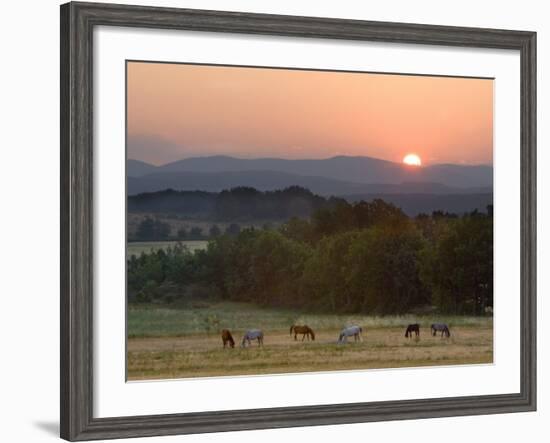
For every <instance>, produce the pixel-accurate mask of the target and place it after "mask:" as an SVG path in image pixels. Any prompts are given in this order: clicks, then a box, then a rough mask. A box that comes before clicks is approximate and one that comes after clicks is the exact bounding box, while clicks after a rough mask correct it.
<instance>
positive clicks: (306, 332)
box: [290, 325, 315, 341]
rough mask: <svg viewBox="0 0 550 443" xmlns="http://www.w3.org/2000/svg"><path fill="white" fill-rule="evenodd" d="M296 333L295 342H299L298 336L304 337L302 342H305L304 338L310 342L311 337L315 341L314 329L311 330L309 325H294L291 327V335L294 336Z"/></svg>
mask: <svg viewBox="0 0 550 443" xmlns="http://www.w3.org/2000/svg"><path fill="white" fill-rule="evenodd" d="M293 331H294V340H297V338H296V336H297V335H298V334H303V335H302V341H304V338H306V336H307V339H308V340H309V337H310V336H311V339H312V340H315V332H313V329H311V328H310V327H309V326H308V325H303V326H298V325H292V326H291V327H290V335H292V332H293Z"/></svg>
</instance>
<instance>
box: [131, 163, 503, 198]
mask: <svg viewBox="0 0 550 443" xmlns="http://www.w3.org/2000/svg"><path fill="white" fill-rule="evenodd" d="M127 166H128V177H129V178H130V177H132V178H134V179H138V178H139V179H140V180H129V192H131V193H136V192H147V191H155V190H161V189H166V188H170V187H171V188H174V189H203V188H201V187H200V186H203V185H206V186H208V187H207V188H204V189H203V190H212V191H215V190H220V188H219V187H218V185H216V184H215V183H219V184H220V185H221V188H224V187H225V188H227V187H231V186H252V187H256V188H258V189H265V190H267V189H275V188H281V187H284V186H291V185H300V186H304V187H309V186H312V187H314V189H311V190H312V191H313V192H317V193H321V194H323V195H326V194H334V195H341V194H356V193H369V192H388V193H402V192H406V188H407V187H410V186H412V185H413V184H417V185H416V186H421V185H420V183H423V185H422V186H423V189H421V190H417V191H416V192H427V193H444V192H447V193H456V192H472V188H477V189H476V190H475V192H478V191H482V192H483V191H487V190H488V189H491V188H492V183H493V168H492V166H487V165H453V164H440V165H430V166H424V167H419V168H418V167H410V166H407V165H403V164H400V163H394V162H390V161H386V160H380V159H375V158H371V157H346V156H339V157H332V158H329V159H322V160H307V159H304V160H288V159H277V158H260V159H240V158H234V157H227V156H213V157H193V158H187V159H184V160H180V161H177V162H173V163H169V164H166V165H163V166H153V165H148V164H147V163H143V162H138V161H135V160H128V165H127ZM193 174H194V175H193ZM198 174H212V175H210V176H209V178H210V179H212V180H215V182H213V183H212V184H210V185H209V184H208V183H204V180H203V179H205V178H206V177H207V176H203V177H202V178H201V177H200V176H199V175H198ZM262 175H266V176H265V177H262ZM224 176H225V178H224ZM191 177H195V178H196V179H197V182H196V184H195V182H193V180H192V179H191ZM237 177H240V179H241V180H242V181H243V182H242V183H239V182H236V181H235V180H236V178H237ZM141 179H143V180H141ZM178 180H179V181H178ZM293 180H294V182H292V181H293ZM270 181H271V183H270ZM405 184H407V185H408V186H405ZM361 185H372V186H378V187H380V186H383V185H398V188H395V189H392V188H391V187H388V188H387V189H381V188H365V187H362V186H361ZM189 186H191V187H189ZM331 186H332V188H331ZM442 187H446V189H443V188H442ZM453 188H469V189H463V190H462V191H461V190H459V189H453ZM480 188H481V189H480ZM438 189H439V190H438Z"/></svg>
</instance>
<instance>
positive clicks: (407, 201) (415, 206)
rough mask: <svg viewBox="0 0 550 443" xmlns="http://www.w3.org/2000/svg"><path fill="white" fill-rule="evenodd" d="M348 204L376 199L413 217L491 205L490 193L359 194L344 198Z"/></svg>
mask: <svg viewBox="0 0 550 443" xmlns="http://www.w3.org/2000/svg"><path fill="white" fill-rule="evenodd" d="M344 198H345V199H346V200H347V201H348V202H350V203H353V202H358V201H361V200H364V201H372V200H374V199H376V198H381V199H382V200H384V201H386V202H388V203H393V204H394V205H395V206H397V207H398V208H401V209H402V210H403V212H404V213H405V214H407V215H408V216H411V217H414V216H416V215H418V214H422V213H424V214H431V213H432V212H434V211H443V212H451V213H454V214H464V213H467V212H472V211H473V210H475V209H477V210H478V211H480V212H487V206H488V205H492V204H493V194H492V193H474V194H439V195H438V194H414V193H411V194H360V195H348V196H345V197H344Z"/></svg>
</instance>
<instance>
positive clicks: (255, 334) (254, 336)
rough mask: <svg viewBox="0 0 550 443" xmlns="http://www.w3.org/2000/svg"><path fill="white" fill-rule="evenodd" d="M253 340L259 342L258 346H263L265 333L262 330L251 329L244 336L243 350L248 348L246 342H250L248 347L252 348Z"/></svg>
mask: <svg viewBox="0 0 550 443" xmlns="http://www.w3.org/2000/svg"><path fill="white" fill-rule="evenodd" d="M251 340H258V346H263V344H264V333H263V332H262V331H261V330H260V329H250V330H249V331H246V333H245V334H244V336H243V341H242V342H241V348H244V347H245V346H246V342H248V346H250V345H251V343H250V341H251Z"/></svg>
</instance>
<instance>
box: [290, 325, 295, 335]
mask: <svg viewBox="0 0 550 443" xmlns="http://www.w3.org/2000/svg"><path fill="white" fill-rule="evenodd" d="M293 329H294V325H292V326H291V327H290V335H292V330H293Z"/></svg>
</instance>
